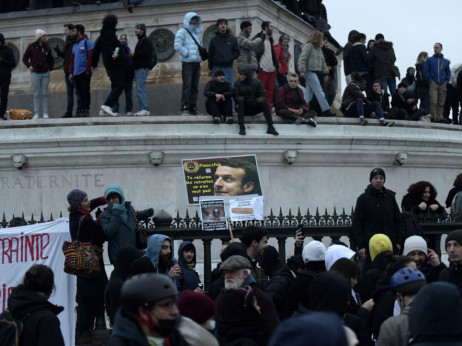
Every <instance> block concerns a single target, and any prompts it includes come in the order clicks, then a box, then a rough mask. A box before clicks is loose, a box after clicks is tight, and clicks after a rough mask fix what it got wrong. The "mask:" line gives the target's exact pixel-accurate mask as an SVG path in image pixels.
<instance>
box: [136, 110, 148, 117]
mask: <svg viewBox="0 0 462 346" xmlns="http://www.w3.org/2000/svg"><path fill="white" fill-rule="evenodd" d="M135 115H136V116H148V115H151V113H150V112H149V111H148V110H146V109H142V110H140V111H138V112H136V113H135Z"/></svg>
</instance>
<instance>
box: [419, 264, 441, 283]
mask: <svg viewBox="0 0 462 346" xmlns="http://www.w3.org/2000/svg"><path fill="white" fill-rule="evenodd" d="M446 268H447V267H446V264H444V263H443V262H440V265H439V266H438V267H434V266H432V265H431V264H430V262H429V261H425V262H424V263H423V264H422V266H421V267H420V268H418V269H419V270H420V271H421V272H422V274H423V275H425V279H427V283H430V282H434V281H438V279H439V276H440V273H441V272H442V271H443V270H444V269H446Z"/></svg>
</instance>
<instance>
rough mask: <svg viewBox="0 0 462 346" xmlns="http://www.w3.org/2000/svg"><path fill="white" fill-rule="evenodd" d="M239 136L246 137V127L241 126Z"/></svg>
mask: <svg viewBox="0 0 462 346" xmlns="http://www.w3.org/2000/svg"><path fill="white" fill-rule="evenodd" d="M239 134H240V135H241V136H245V127H244V126H241V127H240V128H239Z"/></svg>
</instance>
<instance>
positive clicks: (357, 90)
mask: <svg viewBox="0 0 462 346" xmlns="http://www.w3.org/2000/svg"><path fill="white" fill-rule="evenodd" d="M357 99H362V100H363V102H364V103H369V100H368V99H367V98H366V96H365V95H364V94H363V93H362V89H361V87H360V86H359V84H357V83H356V81H352V82H351V83H350V84H348V85H347V87H346V88H345V91H344V92H343V96H342V106H341V109H342V111H343V110H347V109H348V108H349V107H350V105H351V104H352V103H353V102H354V101H356V100H357Z"/></svg>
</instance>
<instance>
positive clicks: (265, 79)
mask: <svg viewBox="0 0 462 346" xmlns="http://www.w3.org/2000/svg"><path fill="white" fill-rule="evenodd" d="M257 78H258V79H259V80H261V82H262V83H263V85H264V87H265V90H266V103H267V104H268V108H269V110H270V112H271V101H272V100H273V91H274V85H275V84H276V71H274V72H265V71H263V70H260V72H259V73H257Z"/></svg>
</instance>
